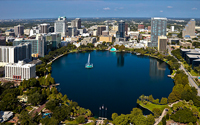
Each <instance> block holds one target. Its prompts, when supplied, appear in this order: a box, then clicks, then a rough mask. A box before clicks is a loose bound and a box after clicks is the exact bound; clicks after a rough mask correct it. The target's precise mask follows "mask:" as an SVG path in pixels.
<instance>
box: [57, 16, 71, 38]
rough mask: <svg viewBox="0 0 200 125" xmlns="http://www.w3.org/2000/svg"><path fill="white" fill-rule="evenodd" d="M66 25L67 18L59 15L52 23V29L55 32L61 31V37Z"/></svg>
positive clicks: (63, 35) (63, 34)
mask: <svg viewBox="0 0 200 125" xmlns="http://www.w3.org/2000/svg"><path fill="white" fill-rule="evenodd" d="M67 29H68V26H67V18H66V17H59V18H58V20H56V21H55V23H54V31H55V32H56V33H61V36H62V37H65V36H66V32H67Z"/></svg>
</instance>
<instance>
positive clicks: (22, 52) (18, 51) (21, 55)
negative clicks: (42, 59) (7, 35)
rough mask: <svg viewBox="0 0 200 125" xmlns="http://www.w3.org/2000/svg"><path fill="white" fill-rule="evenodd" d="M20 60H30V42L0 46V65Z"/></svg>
mask: <svg viewBox="0 0 200 125" xmlns="http://www.w3.org/2000/svg"><path fill="white" fill-rule="evenodd" d="M21 60H24V61H26V62H29V61H31V60H32V57H31V44H30V43H24V44H20V45H18V46H0V65H1V66H4V65H5V64H7V63H17V62H18V61H21Z"/></svg>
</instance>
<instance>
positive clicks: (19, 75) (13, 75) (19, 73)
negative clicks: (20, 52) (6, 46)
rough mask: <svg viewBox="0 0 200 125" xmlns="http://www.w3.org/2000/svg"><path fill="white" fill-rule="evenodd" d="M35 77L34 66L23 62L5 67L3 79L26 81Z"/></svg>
mask: <svg viewBox="0 0 200 125" xmlns="http://www.w3.org/2000/svg"><path fill="white" fill-rule="evenodd" d="M34 77H36V66H35V64H25V63H24V61H18V63H9V64H7V65H5V78H6V79H11V80H24V79H25V80H28V79H30V78H34Z"/></svg>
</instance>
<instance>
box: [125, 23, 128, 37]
mask: <svg viewBox="0 0 200 125" xmlns="http://www.w3.org/2000/svg"><path fill="white" fill-rule="evenodd" d="M125 34H126V35H128V24H127V23H125Z"/></svg>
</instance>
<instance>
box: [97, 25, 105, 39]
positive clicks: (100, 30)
mask: <svg viewBox="0 0 200 125" xmlns="http://www.w3.org/2000/svg"><path fill="white" fill-rule="evenodd" d="M104 30H106V26H105V25H99V26H97V36H101V35H102V31H104Z"/></svg>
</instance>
